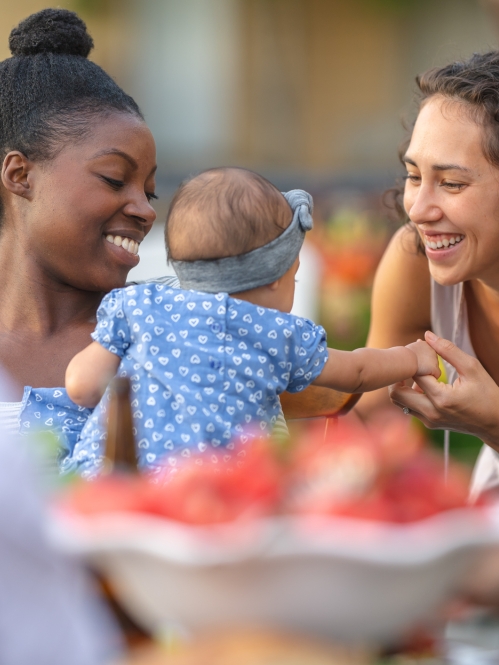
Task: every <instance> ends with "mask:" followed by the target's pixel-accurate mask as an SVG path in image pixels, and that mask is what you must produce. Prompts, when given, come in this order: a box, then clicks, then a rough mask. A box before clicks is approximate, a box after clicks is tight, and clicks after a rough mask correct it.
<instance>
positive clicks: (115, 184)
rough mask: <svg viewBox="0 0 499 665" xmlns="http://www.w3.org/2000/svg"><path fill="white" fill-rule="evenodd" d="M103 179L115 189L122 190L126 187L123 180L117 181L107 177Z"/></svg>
mask: <svg viewBox="0 0 499 665" xmlns="http://www.w3.org/2000/svg"><path fill="white" fill-rule="evenodd" d="M102 179H103V180H104V181H105V182H107V184H108V185H111V187H113V188H114V189H121V188H122V187H123V186H124V184H125V183H124V182H123V181H122V180H115V179H114V178H108V177H107V176H105V175H103V176H102Z"/></svg>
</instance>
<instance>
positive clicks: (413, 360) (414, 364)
mask: <svg viewBox="0 0 499 665" xmlns="http://www.w3.org/2000/svg"><path fill="white" fill-rule="evenodd" d="M413 343H414V342H413ZM411 346H412V344H408V345H407V346H398V347H395V348H397V349H400V350H401V351H403V352H404V354H405V357H406V358H407V361H406V362H407V364H408V366H409V368H410V369H409V375H408V376H407V378H410V377H411V376H416V375H417V373H418V370H419V359H418V355H417V353H416V352H415V351H413V350H412V349H411V348H410V347H411ZM411 369H412V371H411Z"/></svg>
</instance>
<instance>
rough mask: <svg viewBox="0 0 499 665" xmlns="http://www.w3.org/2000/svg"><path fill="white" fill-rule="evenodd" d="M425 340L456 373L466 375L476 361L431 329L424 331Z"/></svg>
mask: <svg viewBox="0 0 499 665" xmlns="http://www.w3.org/2000/svg"><path fill="white" fill-rule="evenodd" d="M424 337H425V340H426V342H427V343H428V344H429V345H430V346H431V348H432V349H433V350H434V351H436V352H437V353H438V355H439V356H440V357H441V358H443V359H444V360H446V361H447V362H448V363H450V364H451V365H452V366H453V367H455V368H456V369H457V371H458V373H459V374H460V375H461V376H463V375H466V374H467V373H468V372H469V371H470V370H471V369H472V368H473V366H474V364H475V363H476V358H473V357H472V356H470V355H468V354H467V353H465V352H464V351H461V349H460V348H458V347H457V346H456V345H455V344H453V343H452V342H450V341H449V340H448V339H444V338H443V337H438V335H435V333H433V332H431V330H427V331H426V332H425V336H424Z"/></svg>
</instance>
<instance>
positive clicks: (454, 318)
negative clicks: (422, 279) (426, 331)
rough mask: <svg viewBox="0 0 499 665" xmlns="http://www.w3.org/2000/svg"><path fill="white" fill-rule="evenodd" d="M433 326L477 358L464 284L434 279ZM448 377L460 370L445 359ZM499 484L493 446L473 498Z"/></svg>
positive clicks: (476, 477)
mask: <svg viewBox="0 0 499 665" xmlns="http://www.w3.org/2000/svg"><path fill="white" fill-rule="evenodd" d="M431 327H432V330H433V332H434V333H435V334H437V335H438V336H439V337H444V338H445V339H448V340H450V341H451V342H453V343H454V344H455V345H456V346H458V347H459V348H460V349H462V350H463V351H464V352H465V353H467V354H469V355H470V356H473V357H474V358H476V354H475V351H474V349H473V345H472V343H471V337H470V332H469V326H468V311H467V308H466V298H465V297H464V284H463V283H462V282H461V283H459V284H455V285H453V286H442V285H441V284H437V282H435V281H434V280H433V279H432V280H431ZM444 365H445V370H446V373H447V381H448V382H449V383H453V382H454V381H455V379H456V378H457V372H456V370H455V369H454V367H452V365H449V364H448V363H446V362H444ZM496 486H499V455H498V454H497V452H496V451H495V450H493V449H492V448H490V446H487V445H484V446H483V447H482V450H481V451H480V455H479V456H478V459H477V462H476V464H475V468H474V470H473V477H472V480H471V488H470V499H471V500H473V499H475V498H476V497H477V496H478V495H479V494H480V493H481V492H483V491H484V490H486V489H490V488H491V487H496Z"/></svg>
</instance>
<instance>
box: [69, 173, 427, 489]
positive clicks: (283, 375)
mask: <svg viewBox="0 0 499 665" xmlns="http://www.w3.org/2000/svg"><path fill="white" fill-rule="evenodd" d="M311 215H312V198H311V197H310V195H309V194H307V193H306V192H303V191H301V190H293V191H291V192H288V193H285V194H281V193H280V192H279V191H278V190H277V189H276V188H275V187H274V186H273V185H272V184H271V183H270V182H268V181H267V180H265V178H263V177H261V176H259V175H257V174H256V173H252V172H251V171H247V170H244V169H237V168H219V169H212V170H209V171H205V172H203V173H201V174H200V175H198V176H196V177H195V178H193V179H191V180H190V181H188V182H186V183H184V184H183V185H182V186H181V187H180V188H179V190H178V191H177V192H176V194H175V196H174V198H173V201H172V203H171V205H170V210H169V212H168V217H167V222H166V246H167V252H168V257H169V260H170V261H171V262H172V264H173V266H174V269H175V272H176V273H177V275H178V277H179V279H180V283H181V285H182V287H183V288H182V289H172V288H168V286H166V285H164V284H155V283H150V284H145V285H140V286H137V285H136V286H130V287H127V288H124V289H116V290H114V291H112V292H111V293H109V294H108V295H107V296H106V297H105V298H104V300H103V301H102V304H101V306H100V308H99V311H98V313H97V326H96V329H95V332H94V333H92V337H93V339H94V341H93V342H92V343H91V344H90V345H89V346H88V347H87V348H86V349H84V350H83V351H82V352H80V353H79V354H78V355H76V356H75V357H74V358H73V360H72V361H71V362H70V364H69V366H68V369H67V373H66V388H67V391H68V394H69V396H70V397H71V399H72V400H73V401H74V402H76V403H77V404H79V405H81V406H85V407H94V406H95V405H98V406H97V408H96V409H95V411H94V413H93V414H92V416H91V417H90V418H89V420H88V422H87V424H86V425H85V427H84V429H83V431H82V434H81V438H80V441H79V442H78V443H77V445H76V446H75V449H74V452H73V455H72V457H71V458H68V459H67V460H66V462H65V468H66V469H78V470H79V472H80V473H81V474H82V475H84V476H91V475H94V474H95V473H98V471H99V469H100V467H101V466H102V463H103V460H104V449H105V438H106V431H105V414H106V409H107V404H108V394H105V395H104V397H103V394H104V392H105V389H106V386H107V384H108V382H109V381H110V379H111V378H112V377H113V376H114V375H115V374H116V373H117V372H118V373H119V375H120V376H128V377H129V378H130V381H131V387H132V399H133V401H132V412H133V417H134V426H135V430H136V431H135V434H136V441H137V445H138V456H139V465H140V466H141V468H144V469H146V468H147V469H149V470H151V471H159V470H160V469H161V468H162V467H163V466H164V465H165V464H171V465H175V463H176V461H177V459H176V458H177V456H178V455H182V456H189V455H190V451H191V450H192V448H193V447H196V448H197V449H198V450H205V449H206V448H207V447H209V446H213V447H217V446H226V447H227V448H228V449H229V450H230V449H232V448H233V447H234V443H235V441H238V440H239V441H241V442H243V443H244V442H245V441H246V440H247V438H248V437H249V436H254V435H255V433H257V434H258V435H261V434H264V435H266V434H270V433H271V432H272V428H273V426H274V424H275V422H276V419H277V417H278V415H279V413H280V402H279V395H280V394H281V393H282V392H283V391H286V390H287V391H289V392H299V391H301V390H304V389H305V388H306V387H307V386H309V385H310V384H312V383H313V384H314V385H318V386H327V387H329V388H334V389H336V390H340V391H343V392H350V393H354V392H364V391H368V390H376V389H377V388H381V387H383V386H388V385H390V384H392V383H396V382H398V381H402V380H404V379H409V378H410V377H412V376H420V375H425V374H432V375H433V376H435V377H437V378H438V376H439V375H440V370H439V368H438V362H437V356H436V354H435V352H434V351H433V350H432V349H431V348H430V347H429V346H428V345H427V344H426V343H425V342H422V341H418V342H415V343H413V344H409V345H408V346H406V347H395V348H392V349H386V350H379V349H365V348H362V349H357V350H356V351H352V352H347V351H338V350H335V349H329V348H327V344H326V334H325V331H324V329H323V328H322V327H321V326H318V325H316V324H315V323H313V322H312V321H309V320H307V319H303V318H300V317H297V316H294V315H292V314H290V313H289V312H290V311H291V308H292V305H293V297H294V291H295V275H296V271H297V270H298V265H299V258H298V257H299V252H300V248H301V246H302V243H303V240H304V238H305V234H306V232H307V231H308V230H309V229H311V228H312V216H311ZM229 294H230V295H229ZM101 398H102V399H101Z"/></svg>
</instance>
